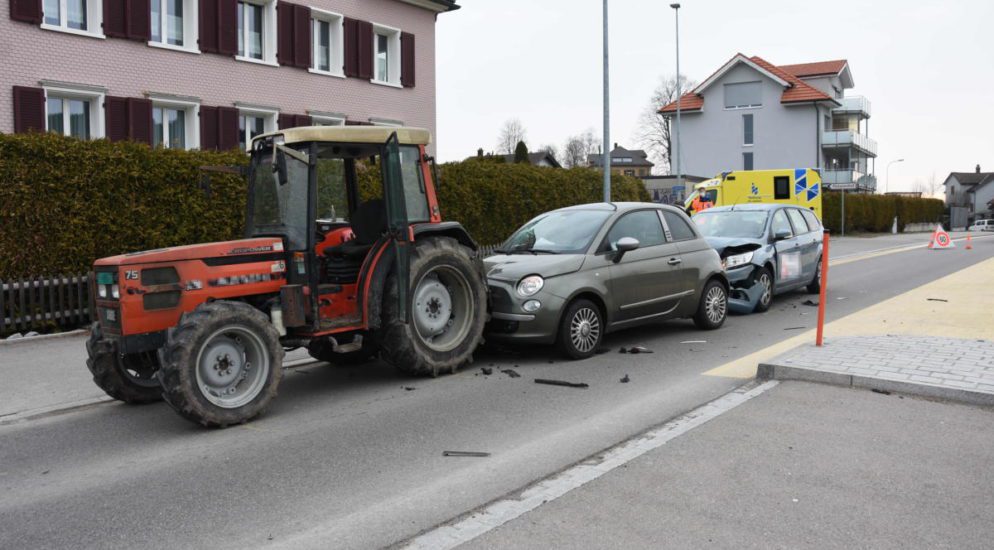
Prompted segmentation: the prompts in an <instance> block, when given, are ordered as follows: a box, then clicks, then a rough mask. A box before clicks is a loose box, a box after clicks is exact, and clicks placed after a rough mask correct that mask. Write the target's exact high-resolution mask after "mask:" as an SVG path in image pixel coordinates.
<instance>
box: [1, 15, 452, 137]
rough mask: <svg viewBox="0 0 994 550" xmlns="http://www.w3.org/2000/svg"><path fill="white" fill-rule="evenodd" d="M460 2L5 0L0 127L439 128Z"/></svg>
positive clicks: (189, 130)
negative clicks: (448, 29)
mask: <svg viewBox="0 0 994 550" xmlns="http://www.w3.org/2000/svg"><path fill="white" fill-rule="evenodd" d="M457 7H458V6H456V5H455V4H454V2H453V1H452V0H294V2H292V3H291V2H283V1H282V0H0V51H2V52H3V54H2V58H0V132H5V133H10V132H20V131H30V130H40V131H56V132H62V133H65V134H68V135H75V136H77V137H82V138H88V139H100V138H108V139H112V140H119V139H134V140H137V141H145V142H148V143H150V144H153V145H156V146H164V147H182V148H188V149H190V148H203V149H211V148H220V149H227V148H231V147H234V146H239V145H240V146H243V147H244V145H245V143H246V142H247V140H249V139H250V138H251V137H252V136H253V135H255V134H257V133H260V132H263V131H273V130H276V129H278V128H280V127H286V126H301V125H308V124H329V125H352V124H364V125H365V124H378V125H405V126H419V127H425V128H428V129H430V130H431V131H432V133H433V134H434V130H435V21H436V18H437V16H438V15H439V14H442V13H444V12H446V11H450V10H453V9H456V8H457Z"/></svg>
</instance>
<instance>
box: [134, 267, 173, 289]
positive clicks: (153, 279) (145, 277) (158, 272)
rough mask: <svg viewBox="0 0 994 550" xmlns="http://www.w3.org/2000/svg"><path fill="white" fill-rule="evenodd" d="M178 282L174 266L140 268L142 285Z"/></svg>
mask: <svg viewBox="0 0 994 550" xmlns="http://www.w3.org/2000/svg"><path fill="white" fill-rule="evenodd" d="M178 282H179V273H177V272H176V268H175V267H152V268H149V269H143V270H142V286H157V285H172V284H176V283H178Z"/></svg>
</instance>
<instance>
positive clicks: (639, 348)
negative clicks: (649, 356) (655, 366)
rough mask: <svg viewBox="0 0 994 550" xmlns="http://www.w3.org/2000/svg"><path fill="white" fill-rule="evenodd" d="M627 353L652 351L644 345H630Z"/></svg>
mask: <svg viewBox="0 0 994 550" xmlns="http://www.w3.org/2000/svg"><path fill="white" fill-rule="evenodd" d="M628 353H652V350H651V349H649V348H647V347H645V346H632V347H631V348H629V349H628Z"/></svg>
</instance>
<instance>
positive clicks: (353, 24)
mask: <svg viewBox="0 0 994 550" xmlns="http://www.w3.org/2000/svg"><path fill="white" fill-rule="evenodd" d="M358 23H359V21H357V20H355V19H349V18H348V17H346V18H345V19H344V20H343V22H342V31H343V36H342V42H343V45H344V49H343V52H342V53H343V54H344V55H343V57H344V59H345V65H344V66H343V67H342V70H343V71H344V72H345V76H353V77H358V76H359V42H358V37H359V29H358Z"/></svg>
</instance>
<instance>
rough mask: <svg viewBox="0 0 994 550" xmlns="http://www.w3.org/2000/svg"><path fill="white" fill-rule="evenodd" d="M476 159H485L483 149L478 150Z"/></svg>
mask: <svg viewBox="0 0 994 550" xmlns="http://www.w3.org/2000/svg"><path fill="white" fill-rule="evenodd" d="M476 158H483V147H480V148H479V149H477V150H476Z"/></svg>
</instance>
